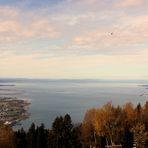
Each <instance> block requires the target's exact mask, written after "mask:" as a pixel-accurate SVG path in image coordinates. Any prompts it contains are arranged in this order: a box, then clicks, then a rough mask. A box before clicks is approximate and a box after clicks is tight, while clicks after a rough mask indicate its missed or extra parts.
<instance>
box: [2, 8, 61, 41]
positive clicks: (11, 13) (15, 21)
mask: <svg viewBox="0 0 148 148" xmlns="http://www.w3.org/2000/svg"><path fill="white" fill-rule="evenodd" d="M1 8H2V9H0V15H1V19H0V42H1V43H2V42H6V43H7V42H15V41H16V42H18V41H22V40H26V39H36V38H38V39H39V38H41V39H42V38H44V39H54V38H57V37H58V36H59V32H58V31H57V30H56V28H55V26H54V25H53V24H52V23H51V22H50V20H48V18H42V17H38V16H36V15H35V14H31V13H27V12H24V13H23V12H21V11H20V10H18V9H15V8H11V7H1Z"/></svg>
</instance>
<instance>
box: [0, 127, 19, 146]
mask: <svg viewBox="0 0 148 148" xmlns="http://www.w3.org/2000/svg"><path fill="white" fill-rule="evenodd" d="M0 148H16V139H15V135H14V132H13V131H12V129H11V128H9V127H7V126H4V125H1V126H0Z"/></svg>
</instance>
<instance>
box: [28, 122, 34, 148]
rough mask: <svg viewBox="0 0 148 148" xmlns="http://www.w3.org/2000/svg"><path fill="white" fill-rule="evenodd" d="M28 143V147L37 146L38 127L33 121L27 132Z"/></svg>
mask: <svg viewBox="0 0 148 148" xmlns="http://www.w3.org/2000/svg"><path fill="white" fill-rule="evenodd" d="M27 144H28V148H35V147H36V129H35V124H34V123H32V124H31V126H30V128H29V130H28V133H27Z"/></svg>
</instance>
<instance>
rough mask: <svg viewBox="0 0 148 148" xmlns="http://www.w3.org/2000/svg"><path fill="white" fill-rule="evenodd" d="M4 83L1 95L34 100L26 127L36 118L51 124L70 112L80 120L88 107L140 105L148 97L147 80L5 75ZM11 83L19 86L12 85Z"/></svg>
mask: <svg viewBox="0 0 148 148" xmlns="http://www.w3.org/2000/svg"><path fill="white" fill-rule="evenodd" d="M0 84H1V86H0V97H7V96H10V97H17V98H19V99H28V100H30V102H31V104H30V106H29V112H30V113H31V116H30V118H29V119H27V120H25V121H22V126H23V127H24V128H28V127H29V126H30V124H31V123H32V122H35V123H36V124H37V125H39V124H40V123H42V122H43V123H45V125H46V127H51V124H52V122H53V120H54V119H55V118H56V117H57V116H60V115H65V114H66V113H68V114H70V115H71V117H72V120H73V121H74V123H79V122H81V121H82V120H83V118H84V115H85V112H86V111H87V110H88V109H90V108H93V107H95V108H96V107H101V106H102V105H104V104H105V103H107V102H111V103H113V104H114V105H123V104H125V103H126V102H132V103H133V104H135V105H136V104H138V103H139V102H140V103H142V104H143V103H145V102H146V101H147V100H148V98H147V96H140V95H141V94H145V93H148V90H147V89H146V87H142V86H141V85H143V84H147V81H109V80H108V81H103V80H80V79H79V80H63V79H61V80H60V79H59V80H41V79H40V80H37V79H34V80H32V79H1V80H0ZM10 84H15V86H8V85H10ZM17 128H20V126H19V127H17Z"/></svg>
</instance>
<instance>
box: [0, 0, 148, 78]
mask: <svg viewBox="0 0 148 148" xmlns="http://www.w3.org/2000/svg"><path fill="white" fill-rule="evenodd" d="M0 77H1V78H3V77H4V78H56V79H57V78H58V79H60V78H67V79H69V78H70V79H87V78H89V79H123V80H124V79H148V1H147V0H42V1H41V0H21V1H20V0H0Z"/></svg>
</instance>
